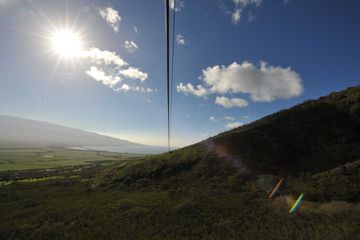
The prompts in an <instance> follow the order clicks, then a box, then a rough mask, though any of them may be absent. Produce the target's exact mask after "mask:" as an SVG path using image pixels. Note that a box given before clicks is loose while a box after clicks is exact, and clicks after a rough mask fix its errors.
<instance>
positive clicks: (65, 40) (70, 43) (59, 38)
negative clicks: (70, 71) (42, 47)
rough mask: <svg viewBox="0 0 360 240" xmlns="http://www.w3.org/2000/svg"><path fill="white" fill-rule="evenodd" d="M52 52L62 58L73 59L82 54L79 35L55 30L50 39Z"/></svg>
mask: <svg viewBox="0 0 360 240" xmlns="http://www.w3.org/2000/svg"><path fill="white" fill-rule="evenodd" d="M50 40H51V47H52V51H53V52H55V53H56V54H58V55H59V56H60V57H62V58H74V57H78V56H81V54H82V53H83V43H82V41H81V38H80V35H79V34H77V33H76V32H73V31H70V30H57V31H54V32H53V33H52V36H51V38H50Z"/></svg>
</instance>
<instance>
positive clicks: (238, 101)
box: [215, 97, 249, 108]
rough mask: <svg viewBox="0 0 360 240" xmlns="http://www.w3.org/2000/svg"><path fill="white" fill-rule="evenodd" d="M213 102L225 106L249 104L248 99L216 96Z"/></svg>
mask: <svg viewBox="0 0 360 240" xmlns="http://www.w3.org/2000/svg"><path fill="white" fill-rule="evenodd" d="M215 104H217V105H220V106H223V107H225V108H232V107H246V106H248V105H249V103H248V101H246V100H245V99H242V98H227V97H216V99H215Z"/></svg>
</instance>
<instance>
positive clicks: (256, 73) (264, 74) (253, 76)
mask: <svg viewBox="0 0 360 240" xmlns="http://www.w3.org/2000/svg"><path fill="white" fill-rule="evenodd" d="M201 79H202V80H203V81H204V82H205V84H206V85H208V86H210V91H211V92H213V93H222V94H225V93H247V94H250V95H251V98H252V100H253V101H257V102H270V101H272V100H274V99H277V98H282V99H288V98H291V97H296V96H299V95H300V94H301V93H302V91H303V86H302V84H301V78H300V76H299V75H298V74H297V73H296V72H295V71H293V70H291V68H289V67H288V68H282V67H274V66H269V65H268V64H267V63H265V62H261V65H260V67H259V68H258V67H256V66H255V65H254V64H252V63H250V62H247V61H245V62H243V63H240V64H238V63H236V62H234V63H232V64H230V65H229V66H224V65H222V66H218V65H216V66H214V67H208V68H207V69H205V70H203V75H202V76H201Z"/></svg>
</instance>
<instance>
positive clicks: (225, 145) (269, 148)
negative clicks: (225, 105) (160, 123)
mask: <svg viewBox="0 0 360 240" xmlns="http://www.w3.org/2000/svg"><path fill="white" fill-rule="evenodd" d="M359 132H360V86H358V87H353V88H349V89H347V90H345V91H342V92H337V93H332V94H330V95H328V96H326V97H321V98H320V99H318V100H313V101H307V102H304V103H303V104H300V105H297V106H295V107H293V108H290V109H288V110H284V111H280V112H278V113H275V114H272V115H270V116H267V117H265V118H263V119H260V120H258V121H256V122H254V123H251V124H248V125H246V126H242V127H239V128H237V129H234V130H232V131H228V132H225V133H222V134H220V135H218V136H215V137H213V138H210V139H208V140H205V141H203V142H201V143H198V144H195V145H192V146H189V147H186V148H183V149H180V150H177V151H174V152H173V153H170V154H169V153H166V154H162V155H159V156H152V157H148V158H145V159H142V160H139V161H137V162H132V163H129V164H123V163H122V164H121V165H118V166H116V167H114V168H112V169H109V170H107V171H105V172H104V173H103V174H101V175H100V176H99V177H98V178H97V180H96V184H99V185H110V186H114V185H123V184H125V185H126V184H130V183H134V182H136V181H142V182H159V181H162V180H163V179H167V177H171V178H172V179H173V178H174V176H175V177H177V178H181V179H182V180H181V181H186V180H187V181H189V182H191V183H193V182H194V180H195V179H196V180H198V179H204V178H205V179H209V178H216V177H218V176H235V175H238V174H240V175H242V176H243V177H244V178H247V177H253V176H256V175H258V174H273V175H304V174H314V173H320V172H322V171H326V170H329V169H331V168H335V167H337V166H339V165H341V164H345V163H347V162H351V161H354V160H357V159H359V158H360V134H359Z"/></svg>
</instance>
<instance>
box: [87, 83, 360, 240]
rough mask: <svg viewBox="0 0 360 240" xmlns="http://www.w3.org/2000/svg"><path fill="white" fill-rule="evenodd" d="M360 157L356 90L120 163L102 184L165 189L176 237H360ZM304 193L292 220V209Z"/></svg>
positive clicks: (97, 182) (103, 175)
mask: <svg viewBox="0 0 360 240" xmlns="http://www.w3.org/2000/svg"><path fill="white" fill-rule="evenodd" d="M359 159H360V86H357V87H352V88H348V89H346V90H344V91H341V92H336V93H332V94H330V95H328V96H324V97H320V98H319V99H317V100H311V101H306V102H304V103H302V104H299V105H297V106H295V107H292V108H290V109H287V110H283V111H280V112H277V113H274V114H272V115H269V116H267V117H265V118H262V119H260V120H258V121H255V122H253V123H250V124H248V125H245V126H241V127H239V128H236V129H233V130H231V131H228V132H224V133H222V134H220V135H217V136H215V137H212V138H209V139H207V140H205V141H203V142H200V143H197V144H194V145H192V146H189V147H186V148H183V149H180V150H177V151H173V152H171V153H166V154H162V155H158V156H151V157H147V158H144V159H140V160H137V161H132V162H124V163H121V164H119V165H117V166H114V167H111V168H109V169H107V170H106V171H103V172H102V173H100V174H99V175H98V176H97V177H96V178H95V180H94V184H95V185H96V186H98V187H100V188H106V189H117V190H120V191H136V190H141V191H145V192H152V191H160V192H164V191H165V192H167V193H168V194H169V196H170V198H171V199H173V200H171V201H175V202H176V203H174V204H175V207H173V208H175V209H176V211H175V213H174V212H167V214H169V215H171V216H172V217H169V216H168V217H167V221H169V222H170V225H171V224H175V222H178V225H179V226H178V227H177V228H176V230H175V229H173V228H172V227H169V229H172V231H170V232H171V233H173V235H172V237H175V236H182V237H185V238H187V237H189V235H186V233H189V232H192V233H193V234H195V233H197V235H196V234H195V235H194V236H197V237H200V238H204V237H205V238H207V237H209V236H212V237H215V238H221V239H224V238H234V239H243V238H244V239H247V238H249V239H263V238H264V236H267V237H270V239H291V238H293V239H354V238H355V237H359V236H360V231H359V228H358V227H356V226H355V225H356V224H359V223H360V217H359V213H360V212H359V211H360V208H359V207H360V204H359V202H360V161H359ZM282 177H285V181H284V182H283V184H282V185H281V186H280V188H279V191H278V192H276V194H275V196H274V197H273V198H269V197H268V194H269V192H271V190H272V189H273V188H274V186H275V185H276V183H277V182H278V181H279V179H281V178H282ZM301 193H303V194H304V200H303V202H302V203H301V205H300V207H299V208H298V209H297V211H296V213H295V215H296V217H295V218H296V220H294V219H293V218H294V216H293V215H289V209H290V208H291V206H292V205H293V204H294V202H295V200H296V198H297V197H298V196H299V195H300V194H301ZM174 199H176V200H177V201H176V200H174ZM177 210H178V211H177ZM229 212H232V214H230V215H231V216H226V217H225V215H226V214H229ZM167 221H166V222H167ZM166 226H169V224H166ZM165 229H167V227H165ZM185 229H186V230H185ZM200 232H201V233H200ZM184 234H185V235H184ZM206 234H208V235H206ZM180 238H181V237H180ZM194 238H196V237H194Z"/></svg>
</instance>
